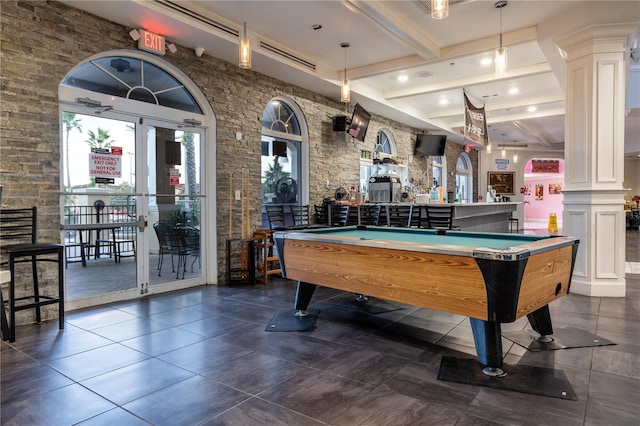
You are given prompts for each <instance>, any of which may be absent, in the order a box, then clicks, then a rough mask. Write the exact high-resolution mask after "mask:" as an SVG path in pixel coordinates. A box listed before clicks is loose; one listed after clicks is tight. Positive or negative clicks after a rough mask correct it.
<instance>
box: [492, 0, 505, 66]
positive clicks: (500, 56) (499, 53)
mask: <svg viewBox="0 0 640 426" xmlns="http://www.w3.org/2000/svg"><path fill="white" fill-rule="evenodd" d="M505 6H507V2H506V1H505V0H502V1H499V2H496V4H495V7H496V9H500V47H499V48H498V49H496V57H495V59H494V63H495V67H496V68H495V74H496V75H503V74H505V73H506V72H507V48H506V47H503V46H502V9H503V8H504V7H505Z"/></svg>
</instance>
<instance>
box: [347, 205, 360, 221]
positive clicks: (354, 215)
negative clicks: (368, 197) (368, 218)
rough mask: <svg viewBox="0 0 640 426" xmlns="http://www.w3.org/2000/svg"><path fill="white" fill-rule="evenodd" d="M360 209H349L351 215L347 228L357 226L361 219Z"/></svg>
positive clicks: (348, 217)
mask: <svg viewBox="0 0 640 426" xmlns="http://www.w3.org/2000/svg"><path fill="white" fill-rule="evenodd" d="M360 208H361V206H360V207H353V208H349V214H348V216H347V226H353V225H357V224H358V222H359V219H360Z"/></svg>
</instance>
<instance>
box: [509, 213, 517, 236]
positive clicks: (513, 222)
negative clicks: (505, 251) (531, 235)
mask: <svg viewBox="0 0 640 426" xmlns="http://www.w3.org/2000/svg"><path fill="white" fill-rule="evenodd" d="M513 225H515V226H516V231H515V233H516V234H517V233H518V232H519V231H520V219H518V218H517V217H513V212H510V213H509V232H510V233H512V234H513V233H514V232H513Z"/></svg>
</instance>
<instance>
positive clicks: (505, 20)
mask: <svg viewBox="0 0 640 426" xmlns="http://www.w3.org/2000/svg"><path fill="white" fill-rule="evenodd" d="M65 3H68V4H70V5H72V6H74V7H77V8H79V9H82V10H85V11H87V12H89V13H92V14H95V15H98V16H101V17H104V18H106V19H109V20H111V21H113V22H117V23H119V24H122V25H125V26H127V27H129V28H143V29H146V30H149V31H152V32H156V33H159V34H162V35H164V36H165V37H166V39H167V40H168V41H170V42H173V43H175V44H177V45H179V46H184V47H188V48H195V47H203V48H204V49H205V55H211V56H215V57H218V58H220V59H223V60H226V61H229V62H234V63H235V62H237V55H238V37H237V35H238V34H239V33H241V32H242V24H243V22H244V21H246V23H247V35H248V36H249V38H250V39H251V46H252V50H253V57H252V68H253V70H255V71H258V72H260V73H263V74H266V75H269V76H272V77H274V78H277V79H280V80H283V81H287V82H291V83H293V84H296V85H299V86H301V87H305V88H308V89H310V90H313V91H314V92H318V93H320V94H323V95H326V96H328V97H331V98H333V99H336V100H339V87H338V85H339V82H340V81H341V80H342V75H343V71H344V68H345V49H343V48H342V47H340V44H341V43H343V42H348V43H350V45H351V46H350V47H349V48H348V49H346V68H347V77H348V78H349V80H351V85H352V86H351V87H352V96H351V102H352V104H355V103H356V102H359V103H360V104H361V105H363V106H364V107H365V109H367V110H368V111H369V112H372V113H377V114H380V115H383V116H386V117H389V118H392V119H395V120H397V121H399V122H401V123H405V124H407V125H410V126H412V127H415V128H417V129H425V130H432V131H438V132H443V131H445V132H447V133H448V136H449V139H451V140H455V141H457V142H459V143H462V141H463V139H462V137H461V134H460V132H461V126H462V124H463V111H464V110H463V89H464V91H465V92H466V93H467V95H468V96H469V98H470V99H471V100H472V102H474V103H475V104H476V105H478V106H481V105H482V104H484V105H485V106H486V110H487V120H488V123H489V126H490V127H489V136H490V138H491V139H492V142H493V143H494V146H495V145H497V144H503V143H506V144H509V145H518V146H524V145H527V147H528V148H527V149H542V150H544V151H560V152H562V151H563V149H564V108H565V102H564V91H563V86H564V75H565V63H564V60H563V59H562V58H561V56H560V52H559V50H558V49H557V47H556V46H555V44H554V40H555V39H557V38H558V37H559V36H560V35H563V34H569V33H571V32H574V31H576V30H578V29H581V28H584V27H587V26H589V25H595V24H611V23H616V24H619V23H631V24H633V26H634V27H635V28H636V31H635V33H634V37H632V38H631V39H630V44H632V46H636V47H638V33H639V32H640V30H639V29H638V28H640V2H639V1H637V0H628V1H577V0H568V1H540V0H537V1H530V0H509V2H508V5H507V6H506V7H504V8H503V9H502V33H503V44H504V45H505V46H507V47H508V49H509V52H508V57H509V72H508V74H507V75H506V77H501V78H497V77H496V76H495V75H494V72H493V64H490V65H482V64H481V60H482V59H485V58H490V59H492V58H493V52H494V50H495V49H496V48H497V47H498V46H499V43H500V42H499V35H500V9H497V8H495V6H494V3H495V1H494V0H491V1H485V0H451V3H452V4H453V5H452V6H451V8H450V12H449V16H448V17H447V18H446V19H443V20H434V19H432V18H431V17H430V15H429V13H428V10H427V9H428V7H430V1H429V0H423V1H412V0H404V1H402V0H396V1H357V0H345V1H338V0H333V1H327V0H325V1H314V0H297V1H271V0H252V1H251V0H247V1H202V0H200V1H175V0H174V1H169V0H154V1H141V0H121V1H110V2H105V1H100V0H69V1H65ZM454 3H455V4H454ZM314 26H321V28H320V29H314ZM266 45H268V46H266ZM274 48H275V49H278V50H279V54H276V53H273V52H272V50H273V49H274ZM283 53H284V54H286V55H288V57H284V56H283ZM168 54H170V53H168ZM292 58H294V60H292ZM194 60H197V59H196V56H195V53H194ZM629 62H630V63H631V67H630V72H629V88H630V91H629V96H628V99H627V105H628V106H629V110H628V115H627V119H626V138H625V151H626V155H628V156H631V155H633V154H640V64H634V63H632V62H631V61H629ZM400 75H404V76H406V77H407V80H406V81H404V82H400V81H398V76H400ZM509 89H517V90H518V92H517V93H515V94H512V93H509ZM445 102H446V103H445ZM529 107H535V108H536V111H535V112H530V111H528V108H529Z"/></svg>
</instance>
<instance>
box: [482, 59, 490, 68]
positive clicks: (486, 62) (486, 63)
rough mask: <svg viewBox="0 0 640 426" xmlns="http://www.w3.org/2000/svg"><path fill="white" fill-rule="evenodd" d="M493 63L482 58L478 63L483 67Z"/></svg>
mask: <svg viewBox="0 0 640 426" xmlns="http://www.w3.org/2000/svg"><path fill="white" fill-rule="evenodd" d="M492 63H493V60H492V59H491V58H484V59H483V60H481V61H480V64H481V65H484V66H485V67H486V66H488V65H491V64H492Z"/></svg>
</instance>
